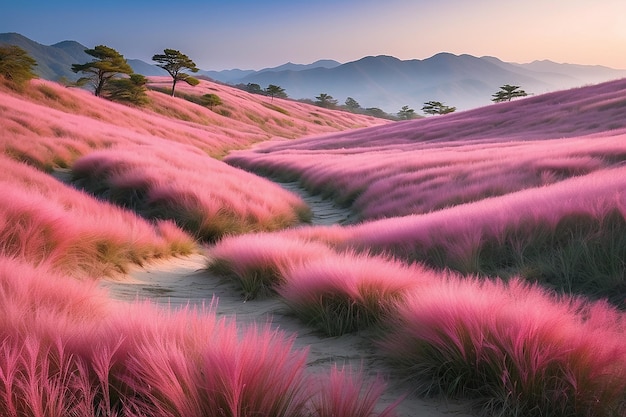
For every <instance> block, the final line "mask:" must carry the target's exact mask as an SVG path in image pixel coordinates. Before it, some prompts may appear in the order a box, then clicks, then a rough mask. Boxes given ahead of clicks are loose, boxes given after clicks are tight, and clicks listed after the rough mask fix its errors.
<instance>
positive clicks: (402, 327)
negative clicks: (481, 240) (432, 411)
mask: <svg viewBox="0 0 626 417" xmlns="http://www.w3.org/2000/svg"><path fill="white" fill-rule="evenodd" d="M390 323H391V324H390V326H391V328H392V331H391V333H390V335H388V336H387V337H386V338H385V340H384V342H382V344H383V346H384V348H385V349H386V351H387V352H389V354H390V355H391V357H393V358H395V359H396V361H398V363H399V364H401V365H400V366H401V367H402V368H403V369H404V370H405V371H407V372H408V373H409V375H410V376H412V377H414V378H417V379H418V380H420V381H422V382H423V383H424V385H422V389H423V390H425V391H432V390H435V391H437V390H442V391H445V392H448V393H451V394H455V395H459V394H462V395H469V396H476V395H478V396H481V397H482V398H484V399H485V403H483V405H485V404H486V405H487V406H488V407H494V408H500V407H504V408H505V409H507V411H509V412H510V411H511V410H517V412H518V413H519V412H521V413H522V414H523V415H555V416H556V415H559V416H561V415H562V416H565V415H584V416H591V415H594V416H611V415H616V414H613V413H619V412H620V411H619V410H621V411H622V412H623V409H624V408H623V407H624V406H625V404H624V398H625V397H624V395H625V393H626V349H625V346H626V344H625V343H624V341H625V339H624V317H623V313H620V312H617V311H616V310H614V309H613V308H611V307H609V306H608V305H607V304H606V303H595V304H592V303H588V302H584V301H582V300H581V299H575V298H567V297H564V298H556V297H555V296H554V295H552V294H551V293H549V292H547V291H546V290H543V289H540V288H539V287H537V286H530V285H528V284H524V283H522V282H521V281H519V280H513V281H511V282H509V283H508V284H504V283H502V282H500V281H477V280H474V279H459V278H450V279H448V280H445V281H441V282H440V283H439V284H438V285H432V286H428V287H425V288H423V289H422V290H420V291H416V292H415V293H414V294H413V295H412V296H410V297H408V298H407V300H406V302H405V303H404V304H400V305H399V309H398V314H397V317H395V318H391V319H390ZM538 410H541V411H538ZM538 413H546V414H538Z"/></svg>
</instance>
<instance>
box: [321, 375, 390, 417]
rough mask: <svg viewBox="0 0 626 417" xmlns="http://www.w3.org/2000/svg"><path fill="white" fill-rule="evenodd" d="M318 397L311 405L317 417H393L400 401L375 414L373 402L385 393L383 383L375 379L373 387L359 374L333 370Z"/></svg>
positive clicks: (374, 403) (379, 379)
mask: <svg viewBox="0 0 626 417" xmlns="http://www.w3.org/2000/svg"><path fill="white" fill-rule="evenodd" d="M322 382H323V385H321V387H320V394H319V395H318V396H317V397H315V398H314V399H313V401H312V408H313V413H314V414H315V415H316V416H319V417H337V416H350V417H374V416H377V417H394V416H395V415H396V413H395V411H394V409H395V407H396V406H397V405H398V403H399V401H398V402H396V403H394V404H391V405H390V406H388V407H387V408H385V409H384V410H382V411H380V412H377V411H376V402H377V401H378V398H379V397H380V396H381V394H382V393H383V392H384V390H385V383H384V382H383V381H382V379H381V378H377V379H376V380H375V381H374V382H373V383H369V385H368V383H367V382H366V381H365V380H364V378H363V375H362V374H361V373H360V372H355V371H353V370H352V369H350V368H342V369H339V368H337V366H333V367H332V368H331V370H330V378H329V380H328V381H322Z"/></svg>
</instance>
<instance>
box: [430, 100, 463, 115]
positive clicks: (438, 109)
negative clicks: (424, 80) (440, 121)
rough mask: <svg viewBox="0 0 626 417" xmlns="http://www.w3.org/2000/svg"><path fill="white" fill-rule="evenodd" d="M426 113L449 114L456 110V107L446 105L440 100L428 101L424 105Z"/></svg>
mask: <svg viewBox="0 0 626 417" xmlns="http://www.w3.org/2000/svg"><path fill="white" fill-rule="evenodd" d="M422 111H423V112H424V113H426V114H448V113H453V112H455V111H456V107H450V106H446V105H445V104H443V103H442V102H440V101H427V102H426V103H424V107H422Z"/></svg>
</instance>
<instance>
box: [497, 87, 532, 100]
mask: <svg viewBox="0 0 626 417" xmlns="http://www.w3.org/2000/svg"><path fill="white" fill-rule="evenodd" d="M519 88H520V86H519V85H510V84H505V85H503V86H502V87H500V90H499V91H498V92H496V93H495V94H492V97H493V98H492V99H491V101H493V102H494V103H500V102H503V101H511V99H514V98H517V97H526V96H527V95H528V94H527V93H526V91H524V90H520V89H519Z"/></svg>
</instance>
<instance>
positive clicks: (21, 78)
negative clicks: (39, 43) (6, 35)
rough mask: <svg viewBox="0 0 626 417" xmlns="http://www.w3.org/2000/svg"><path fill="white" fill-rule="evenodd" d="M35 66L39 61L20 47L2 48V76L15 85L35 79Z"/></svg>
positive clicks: (8, 46) (0, 67)
mask: <svg viewBox="0 0 626 417" xmlns="http://www.w3.org/2000/svg"><path fill="white" fill-rule="evenodd" d="M35 65H37V61H35V60H34V59H33V58H32V57H31V56H30V55H28V53H27V52H26V51H25V50H23V49H22V48H20V47H19V46H17V45H6V46H0V76H2V77H4V78H6V79H7V80H9V81H11V82H13V83H14V84H16V85H22V84H24V83H26V82H27V81H28V80H31V79H33V78H35V77H36V75H35V73H34V72H33V67H34V66H35Z"/></svg>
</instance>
